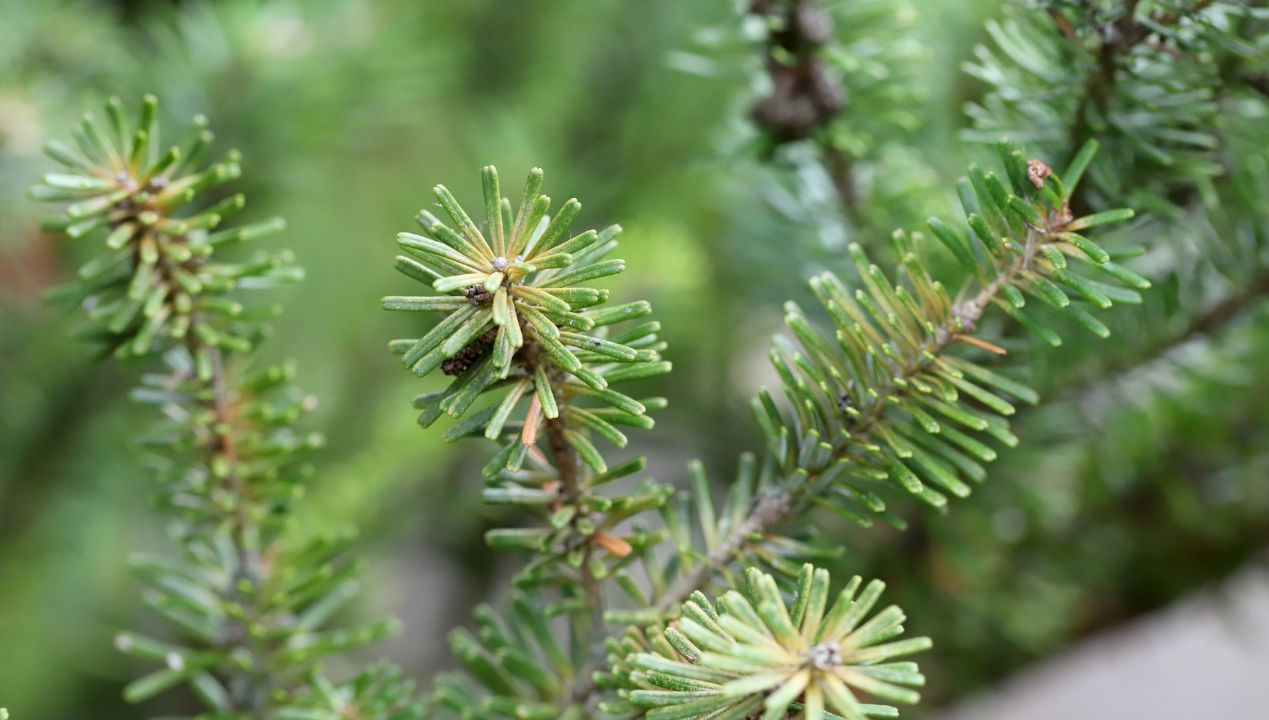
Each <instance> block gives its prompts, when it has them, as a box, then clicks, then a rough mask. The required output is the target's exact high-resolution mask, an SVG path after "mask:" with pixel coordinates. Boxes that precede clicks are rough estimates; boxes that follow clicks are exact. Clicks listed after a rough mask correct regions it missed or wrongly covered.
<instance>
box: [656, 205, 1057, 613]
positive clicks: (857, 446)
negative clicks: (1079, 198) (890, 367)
mask: <svg viewBox="0 0 1269 720" xmlns="http://www.w3.org/2000/svg"><path fill="white" fill-rule="evenodd" d="M1042 236H1043V231H1042V230H1039V229H1036V228H1030V229H1028V231H1027V238H1026V241H1025V250H1024V252H1023V253H1021V254H1020V255H1018V257H1017V258H1016V259H1015V260H1014V261H1013V262H1012V264H1010V265H1009V266H1008V269H1007V270H1006V271H1005V272H1003V273H1001V274H1000V275H998V276H996V277H995V278H994V279H993V280H991V281H990V282H988V283H987V284H986V285H985V286H983V287H982V289H981V290H979V291H978V292H977V294H974V295H973V296H972V297H970V298H968V299H966V300H963V301H961V302H959V303H957V304H955V305H953V306H951V308H950V309H949V310H948V312H947V313H946V315H945V316H944V317H942V318H941V319H938V320H936V321H934V326H933V327H934V331H933V333H932V334H931V338H930V340H929V341H928V342H927V343H926V344H925V345H924V346H922V347H921V348H920V349H919V350H918V352H916V353H914V354H913V355H912V356H911V357H910V358H909V360H908V361H907V362H906V363H905V367H904V369H903V371H902V372H900V373H898V374H896V376H895V378H894V380H892V381H891V382H889V383H888V384H886V385H884V386H881V387H880V388H877V389H876V390H877V401H876V402H875V403H874V404H873V405H872V409H871V410H870V411H869V412H867V413H865V414H864V415H863V416H862V417H861V418H860V419H859V421H858V423H857V424H856V425H855V426H854V427H853V428H852V434H853V435H854V438H853V439H852V440H850V441H847V442H846V443H845V444H843V445H842V446H841V447H839V448H838V449H837V450H836V451H835V452H834V453H833V454H832V455H830V456H829V457H828V459H827V460H826V461H824V462H823V464H822V465H820V466H818V467H808V468H799V470H804V471H805V472H802V473H799V474H797V475H795V476H793V477H792V478H789V482H788V483H787V485H786V486H785V487H783V488H773V489H772V491H771V492H769V493H768V494H766V495H764V496H763V497H761V498H759V499H758V500H757V502H755V503H754V506H753V509H752V511H751V512H750V514H749V517H748V518H747V519H746V520H745V522H744V524H743V525H741V526H740V527H738V528H736V529H735V530H733V531H732V533H731V534H730V535H729V536H728V537H727V538H726V539H725V540H723V541H722V543H721V544H720V545H719V546H718V547H717V548H715V550H714V552H712V553H710V555H709V556H708V557H707V558H706V560H705V561H704V562H703V563H702V564H701V565H700V567H698V568H697V569H696V570H695V571H694V572H693V574H691V575H687V576H684V577H682V578H680V579H679V580H678V581H677V582H676V583H675V585H674V586H673V587H672V588H671V589H670V590H669V591H668V592H667V593H666V594H665V595H663V596H662V597H661V599H660V600H659V601H658V603H657V609H658V610H660V611H661V612H668V611H670V610H671V609H673V608H674V607H677V606H678V605H680V604H682V603H683V602H685V601H686V600H687V598H688V597H689V596H690V595H691V594H692V593H693V592H697V591H699V590H701V589H702V588H705V587H706V586H708V584H709V582H710V581H711V580H712V579H713V577H714V575H715V574H716V573H717V572H718V571H719V570H720V569H721V568H723V567H726V566H728V565H731V564H733V563H734V562H736V561H737V560H739V559H740V558H741V557H742V556H743V554H744V550H745V546H746V540H747V539H748V538H749V537H750V536H753V535H763V534H766V533H767V532H768V531H770V530H772V529H774V528H775V527H776V526H777V525H779V524H780V523H781V522H783V521H784V520H787V519H788V518H789V517H790V516H792V515H793V514H795V513H797V512H799V511H801V510H802V509H803V508H804V507H805V501H806V499H807V495H808V493H813V492H815V491H816V490H817V489H819V488H820V484H821V483H820V481H821V477H822V475H823V474H824V472H826V471H827V470H828V469H829V468H831V467H832V466H833V465H834V464H836V463H838V462H840V461H842V460H843V459H845V458H847V457H849V456H850V455H851V454H853V453H857V452H859V451H860V450H861V449H862V448H863V446H864V445H866V444H867V443H869V442H870V441H871V438H870V435H869V433H870V432H871V431H872V430H873V428H874V427H875V426H878V425H881V424H883V423H885V421H886V413H887V411H888V409H889V408H890V406H891V403H890V400H891V398H894V397H897V396H899V395H901V394H902V393H903V392H904V389H903V387H904V386H905V385H906V384H907V382H908V379H909V378H911V377H914V376H919V375H920V374H922V373H924V372H926V371H928V370H929V369H930V368H931V367H932V366H933V365H934V364H935V363H937V362H938V358H939V356H940V355H941V354H942V353H943V352H944V351H945V350H946V349H947V348H948V347H949V346H950V345H951V344H952V343H953V342H955V341H957V340H964V339H965V338H966V337H968V336H969V335H970V334H971V333H973V332H974V330H975V328H976V327H977V324H978V321H979V319H980V318H981V317H982V314H983V312H984V311H985V310H986V309H987V308H988V307H990V306H991V305H992V303H993V302H995V301H996V299H997V297H998V296H999V294H1000V292H1001V289H1002V288H1004V287H1005V286H1007V285H1014V284H1016V283H1017V282H1018V279H1019V278H1020V276H1021V275H1022V274H1023V273H1025V272H1028V271H1029V270H1030V266H1031V263H1032V261H1033V260H1034V258H1035V253H1036V252H1037V250H1038V248H1039V247H1040V245H1041V244H1042V242H1043V240H1042ZM962 294H965V291H964V290H962Z"/></svg>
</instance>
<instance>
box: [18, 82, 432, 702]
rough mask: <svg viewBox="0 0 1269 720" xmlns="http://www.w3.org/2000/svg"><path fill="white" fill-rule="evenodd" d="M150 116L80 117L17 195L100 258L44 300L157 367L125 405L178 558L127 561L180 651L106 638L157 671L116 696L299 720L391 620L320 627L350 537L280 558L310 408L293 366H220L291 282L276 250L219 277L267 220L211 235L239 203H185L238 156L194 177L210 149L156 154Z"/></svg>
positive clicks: (111, 109) (339, 598)
mask: <svg viewBox="0 0 1269 720" xmlns="http://www.w3.org/2000/svg"><path fill="white" fill-rule="evenodd" d="M157 109H158V108H157V101H156V100H155V98H154V97H153V96H147V97H146V98H145V99H144V101H143V103H142V107H141V111H140V114H139V119H138V121H137V122H136V125H135V127H132V126H130V123H129V120H128V118H126V116H125V113H124V112H123V109H122V106H121V103H120V102H119V101H118V100H117V99H111V100H110V102H109V103H107V105H106V119H107V123H106V124H105V125H102V124H100V123H99V122H98V121H97V120H96V119H95V118H94V117H93V116H91V115H88V116H85V119H84V121H83V123H82V124H81V126H80V129H79V131H78V133H77V134H76V135H75V137H74V141H75V143H74V145H73V146H72V145H67V144H63V143H58V142H53V143H50V144H49V147H48V152H49V155H50V156H52V157H53V158H54V159H55V160H57V161H58V162H60V163H62V164H63V165H64V166H66V168H67V172H65V173H55V174H49V175H46V176H45V177H44V181H43V183H41V184H39V185H36V186H35V187H34V188H33V189H32V195H33V197H35V198H36V199H39V200H51V201H68V202H70V204H69V205H68V206H67V208H66V214H65V217H63V218H61V219H59V220H55V221H52V222H51V223H50V226H51V227H53V228H56V229H59V230H62V231H63V232H65V234H66V235H68V236H69V237H71V238H74V239H81V238H82V239H87V240H96V241H98V242H102V243H103V244H104V245H105V253H103V254H102V255H99V256H97V257H96V258H94V259H93V260H91V261H90V262H89V263H88V264H87V265H85V266H84V267H83V268H81V269H80V271H79V273H78V277H77V278H76V279H75V280H73V281H72V282H70V283H68V284H66V285H65V286H62V287H60V288H56V289H54V290H53V291H52V292H51V293H50V297H51V298H52V299H54V300H59V301H63V302H70V303H74V304H77V305H79V306H80V307H81V308H82V309H83V310H84V311H85V314H86V316H87V320H88V322H87V326H86V328H87V334H89V335H91V336H93V337H96V338H97V339H98V340H99V342H101V343H102V344H103V345H104V347H105V348H106V349H108V350H111V351H113V353H114V354H115V355H116V356H119V357H121V358H128V357H137V358H143V359H146V360H149V361H151V362H152V363H153V362H154V361H156V360H159V359H161V360H162V362H161V363H159V367H160V368H161V370H160V371H159V372H155V373H150V374H146V375H145V376H144V377H143V379H142V384H141V386H140V387H138V388H137V389H136V390H135V391H134V393H133V396H134V398H135V399H137V400H138V401H140V402H143V403H146V404H150V405H153V406H155V407H156V409H157V410H158V414H159V415H160V417H161V418H162V420H161V421H160V422H159V423H158V424H157V425H156V426H155V428H154V429H153V431H151V433H149V434H148V435H145V436H143V437H142V439H141V440H142V444H143V445H145V446H146V447H147V449H148V450H149V451H150V454H151V463H152V464H153V465H154V466H155V468H156V469H157V470H158V473H159V476H160V479H161V481H162V484H161V489H160V492H159V499H160V504H161V506H162V507H163V508H164V509H165V510H167V511H168V512H169V513H170V514H171V515H172V516H173V517H174V518H175V520H176V521H177V522H176V523H175V524H174V527H175V540H176V542H177V544H178V545H179V547H180V551H181V552H180V555H179V557H177V558H172V557H168V556H157V555H138V556H136V557H135V559H134V560H133V563H132V565H133V567H134V570H135V571H136V573H137V574H138V575H139V576H140V578H141V580H142V581H143V582H144V583H145V584H146V585H147V586H148V592H147V595H146V604H147V605H149V606H150V608H151V609H152V610H154V611H156V612H157V613H158V615H159V616H160V617H161V618H163V619H164V620H165V621H167V623H169V624H170V625H172V626H174V627H175V628H176V629H177V630H178V631H180V633H181V634H182V635H183V636H184V638H183V640H181V641H180V642H169V641H166V640H159V639H155V638H151V637H147V636H144V635H140V634H136V633H123V634H120V635H119V636H118V637H117V639H116V645H117V647H118V649H119V650H120V651H122V652H124V653H127V654H129V655H132V656H135V657H139V658H142V659H145V660H147V661H153V662H157V663H158V664H159V665H160V667H159V669H157V670H154V671H152V672H150V673H149V674H147V675H145V676H144V677H141V678H140V679H138V680H136V681H134V682H132V683H131V684H129V685H128V686H127V688H125V690H124V696H125V697H126V698H127V699H128V700H130V701H133V702H140V701H143V700H146V699H148V698H150V697H152V696H154V695H156V694H158V693H160V692H162V691H164V690H166V689H168V688H170V687H172V686H175V685H178V684H183V683H184V684H188V685H189V686H190V687H191V689H192V690H193V691H194V692H195V693H196V694H197V695H198V696H199V697H200V698H201V699H202V700H203V702H204V703H205V705H206V706H207V707H208V709H209V710H210V711H211V712H214V713H216V714H217V715H218V716H220V717H226V718H229V717H232V718H247V717H251V718H279V719H284V718H298V717H301V716H302V717H312V715H311V714H305V713H306V712H308V710H309V709H311V704H312V703H315V702H316V703H318V704H320V702H321V700H320V698H319V695H320V694H321V693H319V692H318V691H317V688H318V686H322V687H327V686H328V685H323V683H325V681H324V680H322V679H321V678H320V675H319V673H320V669H321V661H322V659H323V658H325V657H326V656H328V655H330V654H332V653H336V652H339V651H343V650H347V649H350V648H354V647H359V646H362V645H365V644H367V643H370V642H373V641H374V640H376V639H378V638H381V637H383V636H384V635H386V634H388V633H389V632H391V630H392V628H393V623H391V622H378V623H373V624H370V625H367V626H364V627H359V628H338V629H332V628H330V627H328V626H329V620H330V618H331V617H332V616H333V615H334V614H335V613H336V612H337V611H338V610H339V609H340V608H341V607H342V606H343V605H344V604H345V603H346V602H347V601H348V600H350V599H351V598H352V597H353V596H354V595H355V594H356V591H357V582H356V580H355V578H354V577H353V576H354V574H355V570H356V564H355V563H353V562H351V560H350V559H349V558H348V557H347V555H346V553H345V551H346V549H347V547H348V545H349V543H350V538H349V537H338V536H330V537H323V538H318V539H316V540H314V541H311V542H308V543H294V542H291V540H290V538H289V537H288V526H287V518H288V512H289V508H290V506H291V505H292V503H293V502H294V500H295V499H296V497H297V496H298V494H299V492H300V491H301V485H302V483H303V481H304V480H305V479H306V478H307V477H308V476H309V474H311V471H312V469H311V466H310V465H309V464H308V462H307V460H306V455H307V454H308V453H309V452H310V451H311V450H313V449H315V448H317V447H319V446H320V445H321V444H322V439H321V436H320V435H319V434H316V433H304V432H301V431H300V430H299V428H298V427H297V424H298V422H299V421H300V420H301V419H302V418H303V417H304V415H306V414H307V413H308V412H309V411H311V410H312V409H313V407H314V402H315V401H314V400H313V398H312V397H310V396H306V395H304V394H303V393H301V392H299V391H298V390H297V389H296V388H295V387H294V386H293V385H292V384H291V381H292V379H293V376H294V369H293V367H291V366H289V365H282V366H273V367H263V368H252V367H250V365H249V364H248V363H246V362H245V361H241V360H238V359H237V358H236V356H242V355H244V354H245V353H247V352H248V351H250V350H251V349H252V348H253V347H254V346H255V344H256V343H257V342H258V341H259V339H261V338H262V337H263V336H264V335H265V334H266V332H267V328H266V327H265V325H264V324H263V322H262V320H263V319H265V318H266V317H267V316H268V315H269V314H271V312H270V311H266V312H261V311H260V310H257V309H253V308H249V307H247V306H246V305H244V304H243V302H241V300H242V298H241V296H240V295H239V293H238V291H240V290H252V289H260V288H272V287H277V286H280V285H284V284H288V283H291V282H294V281H295V280H298V279H299V278H300V277H302V272H301V271H300V270H299V268H297V267H294V266H293V265H292V264H291V257H290V255H289V253H275V254H272V255H270V254H259V255H256V256H255V257H253V258H251V259H249V260H246V261H242V262H229V261H226V260H224V259H223V255H224V251H225V249H226V248H227V247H229V246H231V245H233V244H236V243H239V242H243V241H247V240H252V239H256V238H260V237H263V236H266V235H269V234H272V233H275V232H277V231H279V230H280V229H281V228H282V227H283V223H282V222H281V221H280V220H268V221H264V222H261V223H255V224H251V225H245V226H239V227H236V228H233V227H222V221H223V220H225V219H227V218H228V217H229V216H231V215H232V214H233V213H235V212H237V211H238V210H240V209H241V208H242V207H243V205H244V201H243V197H242V196H241V195H233V196H229V197H227V198H225V199H223V200H221V201H219V202H216V203H214V204H212V205H209V206H201V207H200V204H199V203H197V202H196V200H197V199H199V197H200V196H201V194H202V193H204V192H205V191H207V190H209V189H211V188H214V187H216V186H217V185H220V184H222V183H224V182H226V181H229V180H232V179H234V178H236V177H237V176H238V175H239V172H240V171H239V168H238V158H237V154H236V153H230V154H229V157H228V159H227V160H225V161H222V162H218V163H214V164H212V165H210V166H206V167H202V158H203V155H204V154H205V153H206V151H207V150H208V148H209V146H210V144H211V140H212V136H211V133H210V131H208V130H207V129H206V121H205V120H203V119H202V118H198V119H196V122H195V130H194V133H193V136H192V137H191V138H190V139H189V140H188V141H186V142H185V143H183V144H182V145H179V146H175V147H171V148H169V149H166V150H164V149H163V148H162V146H161V145H160V143H159V137H158V125H157V122H156V120H155V118H156V115H157ZM341 692H343V691H341ZM415 716H417V715H415Z"/></svg>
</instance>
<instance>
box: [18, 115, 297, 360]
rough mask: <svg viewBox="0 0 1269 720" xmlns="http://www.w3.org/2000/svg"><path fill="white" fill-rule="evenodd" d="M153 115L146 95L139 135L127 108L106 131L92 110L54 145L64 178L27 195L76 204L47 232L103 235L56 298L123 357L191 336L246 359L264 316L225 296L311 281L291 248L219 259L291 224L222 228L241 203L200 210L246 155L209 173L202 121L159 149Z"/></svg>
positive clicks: (52, 177)
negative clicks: (98, 249)
mask: <svg viewBox="0 0 1269 720" xmlns="http://www.w3.org/2000/svg"><path fill="white" fill-rule="evenodd" d="M157 111H158V101H157V100H156V99H155V98H154V96H153V95H147V96H145V98H144V100H143V101H142V103H141V110H140V113H139V114H138V117H137V120H136V127H135V128H133V127H132V126H131V125H130V123H129V121H128V119H127V118H126V117H125V113H124V110H123V105H122V103H121V102H120V101H119V99H118V98H111V99H110V101H109V102H108V103H107V104H106V112H105V115H106V120H107V122H106V123H105V124H104V125H103V124H102V123H101V122H100V121H99V120H98V119H97V118H96V117H94V116H93V115H92V114H86V115H85V116H84V119H83V122H82V123H81V124H80V127H79V129H78V130H77V131H76V132H75V133H74V136H73V140H74V143H73V145H71V144H66V143H63V142H60V141H51V142H49V143H48V145H47V146H46V152H47V153H48V155H49V156H50V157H52V158H53V159H54V160H56V161H57V162H59V163H61V164H62V165H64V166H65V167H66V171H65V172H62V173H50V174H48V175H45V176H44V178H43V181H42V182H41V183H40V184H37V185H35V186H34V187H32V188H31V197H32V198H34V199H36V200H42V201H51V202H67V203H69V204H68V205H67V207H66V211H65V215H64V216H63V217H62V218H59V219H57V220H53V221H50V222H48V223H47V224H46V226H47V227H48V228H50V229H54V230H58V231H60V232H63V233H64V234H65V235H66V236H67V237H69V238H71V239H79V238H86V239H98V240H100V241H101V242H102V243H103V244H104V245H105V248H106V252H105V253H103V254H101V255H98V256H96V257H95V258H93V259H92V260H90V261H89V262H88V263H87V264H85V265H84V266H83V267H81V268H80V269H79V272H78V273H77V277H76V278H75V279H74V280H73V281H71V282H69V283H67V284H65V285H62V286H60V287H58V288H54V289H53V290H52V291H51V292H50V293H49V299H50V300H55V301H64V302H72V303H76V304H78V305H80V306H81V307H82V308H83V309H84V310H85V312H86V314H87V316H88V319H89V323H90V324H89V327H88V332H89V333H91V334H92V335H95V336H98V337H100V338H101V339H102V340H103V341H104V342H105V343H106V345H107V346H108V347H110V348H111V349H113V350H114V351H115V352H116V354H118V355H121V356H122V355H146V354H149V353H152V352H160V351H163V350H165V349H167V348H168V347H171V346H172V345H174V344H177V343H180V342H184V341H185V340H186V339H187V338H192V339H193V340H194V341H195V342H193V343H189V344H191V345H195V346H204V347H211V348H220V349H223V350H226V351H230V352H244V351H246V350H248V349H250V347H251V345H252V343H253V342H254V340H255V339H256V337H257V336H258V335H259V333H260V324H259V323H258V322H254V320H258V319H259V318H256V317H253V313H252V311H249V310H247V309H245V308H244V306H243V305H242V304H241V303H239V302H237V301H236V300H234V299H232V298H230V297H228V295H229V294H230V293H231V292H232V291H233V290H235V289H238V288H266V287H274V286H277V285H281V284H289V283H290V282H293V281H295V280H298V279H300V278H301V277H302V276H303V273H302V271H301V270H300V269H299V268H297V267H294V266H293V265H292V264H291V262H292V257H291V254H290V253H288V252H280V253H275V254H272V255H269V254H259V255H257V256H255V257H253V258H251V259H250V260H248V261H245V262H235V263H226V262H219V261H217V260H216V259H214V257H213V255H214V254H215V253H216V252H217V251H219V250H221V249H223V248H224V247H227V246H229V245H233V244H236V243H239V242H243V241H246V240H252V239H256V238H259V237H263V236H266V235H270V234H273V233H276V232H279V231H280V230H282V229H283V228H284V227H285V223H283V221H282V219H281V218H273V219H270V220H265V221H262V222H258V223H254V224H251V225H246V226H241V227H237V228H225V229H221V224H222V222H223V221H224V220H225V219H227V218H228V217H230V216H231V215H233V214H234V213H236V212H238V211H240V210H241V209H242V208H243V207H244V204H245V200H244V198H243V196H242V195H231V196H229V197H226V198H224V199H222V200H219V201H218V202H216V203H214V204H211V205H209V206H206V207H202V208H196V207H195V204H194V201H195V200H196V199H197V198H198V197H199V195H201V194H203V193H204V192H206V191H209V190H211V189H213V188H215V187H217V186H219V185H222V184H224V183H226V182H228V181H231V180H234V179H236V178H238V176H239V174H240V173H241V169H240V167H239V157H238V153H237V152H236V151H231V152H229V153H228V154H227V156H226V157H225V158H224V159H223V160H221V161H219V162H216V163H212V164H210V165H206V166H204V165H203V159H204V157H205V155H206V154H207V151H208V149H209V147H210V145H211V141H212V138H213V136H212V133H211V131H210V130H208V129H207V127H206V126H207V121H206V119H205V118H203V117H202V116H198V117H196V118H195V121H194V127H193V131H192V132H191V133H190V137H188V138H187V139H186V140H185V141H184V142H182V143H181V144H179V145H173V146H170V147H169V148H167V149H166V150H163V149H162V146H161V144H160V142H159V129H158V124H157V122H156V119H155V118H156V115H157ZM265 314H267V313H265ZM196 354H197V358H196V359H198V360H199V362H200V367H199V372H200V377H204V378H205V377H208V375H209V370H208V368H207V367H206V364H207V362H208V360H207V358H206V354H205V353H196Z"/></svg>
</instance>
